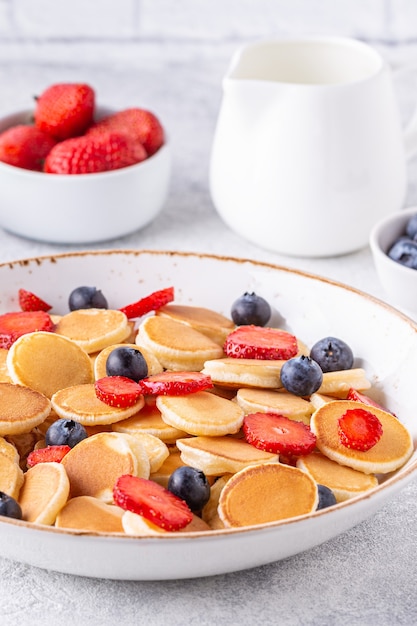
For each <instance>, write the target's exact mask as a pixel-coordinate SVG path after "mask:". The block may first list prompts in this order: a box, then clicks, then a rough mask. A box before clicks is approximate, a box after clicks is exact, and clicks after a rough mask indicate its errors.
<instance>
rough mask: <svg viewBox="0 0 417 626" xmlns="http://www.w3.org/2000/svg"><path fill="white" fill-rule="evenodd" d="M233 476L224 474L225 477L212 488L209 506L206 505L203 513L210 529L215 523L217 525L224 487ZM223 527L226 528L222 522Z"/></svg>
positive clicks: (218, 480) (220, 477)
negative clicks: (218, 508)
mask: <svg viewBox="0 0 417 626" xmlns="http://www.w3.org/2000/svg"><path fill="white" fill-rule="evenodd" d="M232 476H233V474H224V475H223V476H219V478H218V479H217V480H216V481H215V482H214V483H213V484H212V485H211V487H210V498H209V499H208V502H207V504H205V505H204V507H203V510H202V512H201V517H202V519H203V520H204V521H205V522H206V523H207V524H208V525H209V526H210V527H211V525H212V524H213V523H214V521H215V523H217V520H218V516H219V514H218V512H217V507H218V506H219V500H220V494H221V492H222V490H223V487H224V486H225V484H226V483H227V481H228V480H229V478H231V477H232ZM221 525H222V526H223V527H224V524H223V522H221Z"/></svg>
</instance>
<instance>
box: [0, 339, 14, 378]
mask: <svg viewBox="0 0 417 626" xmlns="http://www.w3.org/2000/svg"><path fill="white" fill-rule="evenodd" d="M8 354H9V351H8V350H6V349H5V348H0V383H11V382H12V379H11V378H10V375H9V370H8V368H7V355H8Z"/></svg>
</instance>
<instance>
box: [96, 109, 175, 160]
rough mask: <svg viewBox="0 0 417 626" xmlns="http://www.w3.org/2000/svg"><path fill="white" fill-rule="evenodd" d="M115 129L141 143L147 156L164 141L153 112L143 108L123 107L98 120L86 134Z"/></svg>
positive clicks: (160, 127)
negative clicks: (123, 108)
mask: <svg viewBox="0 0 417 626" xmlns="http://www.w3.org/2000/svg"><path fill="white" fill-rule="evenodd" d="M108 131H116V132H120V133H124V134H126V135H128V136H129V137H130V138H131V139H134V140H136V141H138V142H139V143H141V144H142V145H143V146H144V147H145V150H146V152H147V153H148V155H149V156H151V155H152V154H154V153H155V152H156V151H157V150H159V148H160V147H161V146H162V144H163V143H164V139H165V137H164V129H163V127H162V125H161V123H160V121H159V119H158V118H157V116H156V115H155V114H154V113H151V111H146V110H145V109H138V108H132V109H125V110H124V111H118V112H117V113H113V114H112V115H108V116H107V117H104V118H103V119H101V120H99V121H98V122H97V123H96V124H94V125H93V126H92V127H91V128H89V130H88V134H93V135H100V134H101V133H103V132H108Z"/></svg>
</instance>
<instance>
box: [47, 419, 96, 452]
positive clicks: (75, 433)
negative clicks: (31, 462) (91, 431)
mask: <svg viewBox="0 0 417 626" xmlns="http://www.w3.org/2000/svg"><path fill="white" fill-rule="evenodd" d="M86 437H87V431H86V429H85V428H84V426H83V425H82V424H79V423H78V422H74V420H69V419H59V420H56V422H53V423H52V424H51V425H50V427H49V428H48V430H47V431H46V433H45V443H46V445H47V446H69V447H70V448H73V447H74V446H76V445H77V443H80V441H82V440H83V439H86Z"/></svg>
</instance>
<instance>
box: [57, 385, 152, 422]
mask: <svg viewBox="0 0 417 626" xmlns="http://www.w3.org/2000/svg"><path fill="white" fill-rule="evenodd" d="M144 403H145V401H144V399H143V396H139V399H138V401H137V402H136V403H135V404H134V405H133V406H129V407H126V408H124V409H119V408H117V407H114V406H110V405H108V404H106V403H105V402H102V401H101V400H99V399H98V398H97V396H96V392H95V389H94V385H93V384H88V385H74V386H72V387H67V388H65V389H61V390H60V391H57V392H56V393H54V395H53V396H52V398H51V404H52V407H53V409H54V411H55V413H56V414H57V415H59V417H61V418H65V419H71V420H74V421H75V422H79V423H80V424H83V425H84V426H96V425H98V424H99V425H103V424H104V425H106V424H113V423H114V422H118V421H121V420H124V419H126V418H127V417H130V416H131V415H134V414H135V413H137V412H138V411H140V409H141V408H142V407H143V405H144Z"/></svg>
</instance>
